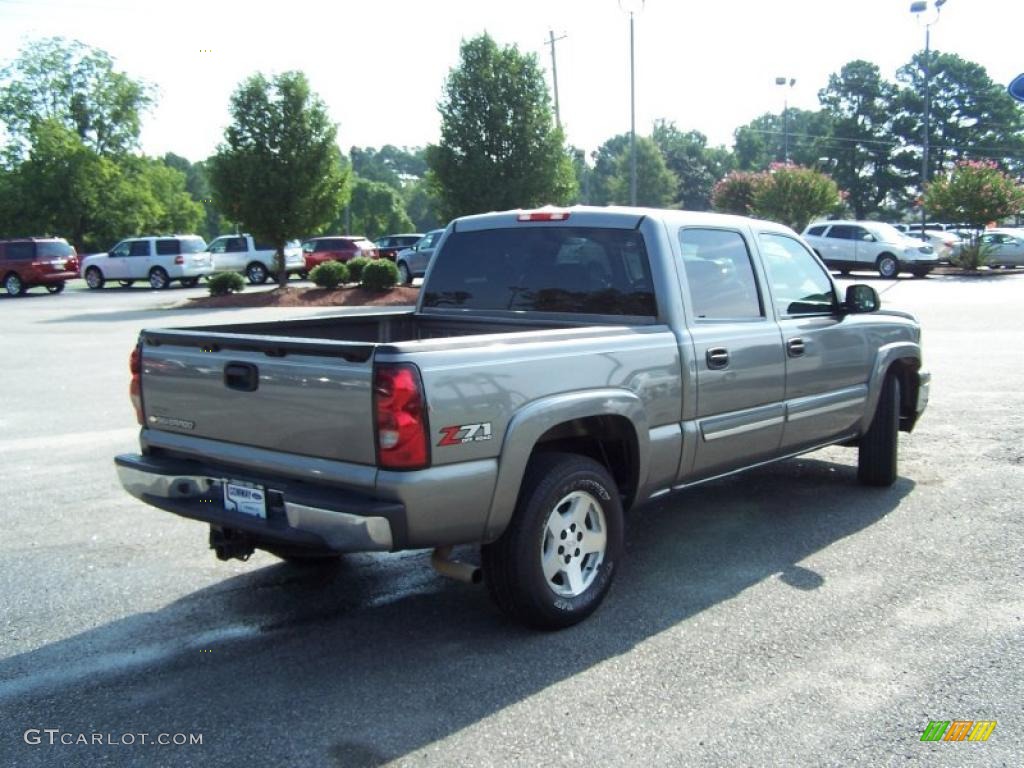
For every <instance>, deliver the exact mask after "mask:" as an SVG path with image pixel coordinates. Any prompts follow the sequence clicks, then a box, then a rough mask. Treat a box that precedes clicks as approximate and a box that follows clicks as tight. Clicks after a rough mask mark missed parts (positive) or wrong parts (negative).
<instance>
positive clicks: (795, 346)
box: [786, 339, 807, 357]
mask: <svg viewBox="0 0 1024 768" xmlns="http://www.w3.org/2000/svg"><path fill="white" fill-rule="evenodd" d="M806 351H807V348H806V347H805V346H804V340H803V339H790V340H789V341H787V342H786V353H787V354H788V355H789V356H790V357H800V356H801V355H802V354H803V353H804V352H806Z"/></svg>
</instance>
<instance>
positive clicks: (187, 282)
mask: <svg viewBox="0 0 1024 768" xmlns="http://www.w3.org/2000/svg"><path fill="white" fill-rule="evenodd" d="M181 284H182V285H183V286H185V287H186V288H195V287H196V286H197V285H199V278H198V277H183V278H181Z"/></svg>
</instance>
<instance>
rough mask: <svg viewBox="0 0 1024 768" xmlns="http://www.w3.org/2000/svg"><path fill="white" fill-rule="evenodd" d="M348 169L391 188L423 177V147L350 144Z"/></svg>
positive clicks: (400, 187)
mask: <svg viewBox="0 0 1024 768" xmlns="http://www.w3.org/2000/svg"><path fill="white" fill-rule="evenodd" d="M349 157H350V158H351V159H352V171H353V172H354V173H355V174H356V175H357V176H359V177H360V178H363V179H367V180H369V181H380V182H383V183H384V184H387V185H388V186H390V187H392V188H394V189H398V190H400V189H402V188H403V187H404V186H405V184H406V183H407V182H410V181H415V180H417V179H421V178H423V177H424V176H425V175H426V173H427V161H426V150H424V149H423V148H421V147H414V148H413V149H409V148H408V147H401V148H399V147H396V146H394V145H393V144H385V145H384V146H383V147H381V148H380V149H379V150H378V149H374V148H373V147H364V148H361V147H352V149H351V150H350V151H349Z"/></svg>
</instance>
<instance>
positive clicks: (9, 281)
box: [4, 274, 25, 296]
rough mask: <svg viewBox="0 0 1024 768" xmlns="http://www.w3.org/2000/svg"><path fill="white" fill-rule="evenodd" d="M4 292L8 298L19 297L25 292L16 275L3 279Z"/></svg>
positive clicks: (23, 285)
mask: <svg viewBox="0 0 1024 768" xmlns="http://www.w3.org/2000/svg"><path fill="white" fill-rule="evenodd" d="M4 290H5V291H6V292H7V295H8V296H20V295H21V294H22V293H23V292H24V290H25V284H24V283H23V282H22V281H21V278H20V277H18V275H13V274H11V275H8V276H7V277H5V278H4Z"/></svg>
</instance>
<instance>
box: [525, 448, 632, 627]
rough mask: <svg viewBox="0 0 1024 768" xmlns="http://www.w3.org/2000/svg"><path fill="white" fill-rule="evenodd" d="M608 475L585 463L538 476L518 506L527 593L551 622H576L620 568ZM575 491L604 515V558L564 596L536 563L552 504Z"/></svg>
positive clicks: (616, 511)
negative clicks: (585, 581)
mask: <svg viewBox="0 0 1024 768" xmlns="http://www.w3.org/2000/svg"><path fill="white" fill-rule="evenodd" d="M608 480H609V478H607V476H603V475H602V474H601V473H600V472H596V471H593V470H592V469H589V468H586V467H580V468H578V469H575V470H574V471H572V472H571V473H569V474H567V475H566V476H564V477H563V478H562V479H561V480H560V481H558V482H551V481H542V482H541V483H540V484H539V485H538V486H537V487H536V488H535V489H534V491H533V493H531V494H530V495H529V498H528V500H527V502H526V504H525V506H524V509H522V510H521V511H522V512H525V513H526V520H527V524H526V525H525V526H524V535H523V537H522V541H521V542H520V546H519V548H518V549H519V551H518V553H517V555H518V557H519V558H521V561H520V562H521V563H523V571H522V573H523V575H524V576H525V577H526V579H527V580H528V586H529V591H530V593H531V594H532V595H533V596H534V603H535V604H536V607H537V609H538V610H539V611H541V612H543V613H544V614H545V615H547V616H548V617H550V618H552V619H554V620H555V621H556V622H557V621H558V620H559V619H563V620H565V622H566V623H567V624H569V623H575V622H576V621H578V620H579V618H581V617H584V616H587V615H589V614H590V613H591V612H593V611H594V610H595V609H596V608H597V606H598V605H599V604H600V602H601V600H602V599H603V598H604V595H605V593H606V592H607V591H608V589H609V587H610V586H611V582H612V579H613V578H614V576H615V572H616V571H617V570H618V568H619V561H620V559H621V558H622V549H623V519H622V505H621V502H620V501H619V497H618V492H617V491H616V489H615V487H614V485H608V484H607V483H608ZM574 491H583V492H586V493H588V494H590V495H591V496H593V497H594V498H595V499H596V500H597V502H598V503H599V504H600V505H601V511H602V513H603V514H604V519H605V526H606V527H607V532H606V544H605V553H604V559H603V560H602V561H601V564H600V565H599V566H598V570H597V574H596V576H595V577H594V580H593V581H592V582H591V584H590V586H589V587H588V588H587V589H586V590H585V591H584V592H583V594H581V595H577V596H576V597H565V596H563V595H559V594H557V593H555V591H554V590H553V589H551V587H550V586H549V585H548V582H547V579H546V578H545V577H544V571H543V569H542V566H541V551H542V548H543V543H544V533H545V530H546V528H547V522H548V518H549V516H550V515H551V512H552V510H553V509H554V506H555V504H557V503H558V502H559V501H561V500H562V499H563V498H565V497H566V496H568V495H569V494H570V493H572V492H574Z"/></svg>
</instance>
